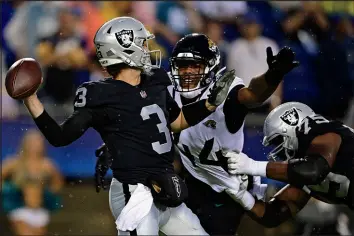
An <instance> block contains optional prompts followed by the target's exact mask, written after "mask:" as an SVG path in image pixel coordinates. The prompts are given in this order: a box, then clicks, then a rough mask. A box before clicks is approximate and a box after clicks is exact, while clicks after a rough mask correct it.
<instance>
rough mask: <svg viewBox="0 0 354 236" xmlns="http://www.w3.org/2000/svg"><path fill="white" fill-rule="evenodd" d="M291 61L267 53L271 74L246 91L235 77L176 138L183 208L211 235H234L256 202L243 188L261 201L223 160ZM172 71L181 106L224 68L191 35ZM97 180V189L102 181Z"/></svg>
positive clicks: (215, 53) (286, 53)
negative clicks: (209, 109) (222, 97)
mask: <svg viewBox="0 0 354 236" xmlns="http://www.w3.org/2000/svg"><path fill="white" fill-rule="evenodd" d="M240 56H242V55H240ZM294 58H295V54H294V52H293V51H292V50H291V49H290V48H287V47H286V48H283V49H282V50H281V51H280V52H279V54H278V55H276V56H273V54H272V50H271V49H270V48H268V49H267V62H268V65H269V70H268V71H267V72H266V73H265V74H263V75H261V76H259V77H257V78H254V79H253V80H252V81H251V83H250V85H249V87H245V86H244V84H243V81H242V79H240V78H237V77H236V76H235V75H233V76H234V77H235V79H234V81H233V84H232V85H231V87H230V90H229V94H228V97H227V99H226V101H225V103H222V104H221V105H220V107H219V108H217V110H216V111H215V112H214V114H213V115H209V116H208V117H207V118H206V119H204V120H203V121H202V122H201V123H199V124H197V125H196V126H195V127H194V128H190V129H188V130H185V131H186V132H184V131H183V132H181V133H178V134H174V141H175V144H176V149H177V150H178V153H179V154H180V160H181V161H182V163H183V165H180V166H183V167H184V168H183V169H185V170H187V171H186V172H185V173H187V175H184V176H185V181H186V183H187V186H188V195H189V197H188V199H187V202H186V204H187V205H188V206H189V207H190V209H192V211H193V212H194V213H195V214H197V216H198V217H199V219H200V221H201V224H202V226H203V228H204V229H205V230H206V231H207V232H208V233H209V234H211V235H216V234H224V235H225V234H226V235H231V234H235V233H236V230H237V227H238V224H239V222H240V219H241V216H242V215H243V212H244V209H243V208H245V209H247V210H249V208H250V207H251V206H252V205H253V202H254V198H253V196H250V194H249V193H248V192H247V191H246V190H247V187H249V188H248V189H253V190H255V191H253V193H254V194H255V193H259V195H260V196H259V198H262V195H263V193H264V191H261V190H260V189H258V190H256V189H257V188H261V184H260V181H259V180H260V179H259V178H258V180H257V181H258V182H256V183H255V184H256V185H255V186H254V188H253V187H252V184H253V181H250V182H251V184H250V185H249V186H247V185H248V178H247V176H237V177H235V176H230V175H229V174H228V173H227V171H226V168H227V157H225V156H224V155H225V154H226V156H227V153H228V152H239V151H242V148H243V142H244V134H243V123H244V119H245V116H246V114H247V113H248V111H249V108H250V107H254V106H257V105H260V104H262V102H264V101H265V100H266V99H267V98H268V97H269V96H270V95H271V94H272V93H273V92H274V91H275V89H276V88H277V86H278V84H279V83H280V82H281V81H282V79H283V76H284V75H285V74H286V73H288V72H289V71H291V70H292V69H293V68H294V67H296V66H297V65H298V62H296V61H294ZM170 66H171V72H170V76H171V79H172V85H171V86H169V87H168V89H169V91H170V93H171V95H172V97H173V98H174V99H175V101H176V102H177V104H178V105H179V106H180V107H181V106H182V105H186V104H190V103H192V102H196V101H199V100H201V99H204V98H205V97H207V96H208V94H209V88H210V86H212V84H214V82H215V81H216V80H217V79H218V77H219V75H220V74H222V72H223V70H224V69H225V68H220V53H219V49H218V47H217V46H216V45H215V44H214V43H213V42H212V41H211V40H210V39H209V38H208V37H207V36H205V35H203V34H190V35H187V36H185V37H183V38H182V39H180V40H179V41H178V42H177V44H176V46H175V47H174V50H173V52H172V57H171V59H170ZM105 153H107V152H105V151H104V148H100V149H99V150H98V152H97V153H96V155H97V156H99V157H100V158H99V160H102V164H100V163H98V168H97V171H96V173H98V174H96V177H97V176H98V177H99V176H102V174H99V173H101V172H103V173H105V171H104V170H105V169H107V168H104V166H107V165H105V164H104V163H105V161H104V159H105V157H107V155H105ZM177 163H178V162H176V164H177ZM177 165H178V164H177ZM100 169H103V171H101V170H100ZM181 175H182V173H181ZM97 179H98V184H99V185H100V184H101V183H100V181H101V178H100V177H99V178H97ZM226 189H232V190H233V191H232V194H233V196H232V198H236V199H238V200H239V201H240V202H241V203H242V206H240V205H239V204H238V203H236V202H235V201H234V200H233V199H232V198H230V196H228V194H227V193H225V192H224V190H226ZM263 190H264V189H263Z"/></svg>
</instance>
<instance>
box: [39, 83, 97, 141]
mask: <svg viewBox="0 0 354 236" xmlns="http://www.w3.org/2000/svg"><path fill="white" fill-rule="evenodd" d="M82 91H85V92H84V94H85V96H83V94H80V93H81V92H82ZM76 94H77V96H76V98H75V110H74V112H73V113H72V114H71V115H70V116H69V117H68V118H67V119H66V120H65V121H64V122H63V123H62V124H60V125H59V124H58V123H57V122H56V121H55V120H54V119H53V118H52V117H51V116H50V115H49V114H48V113H47V112H46V111H45V110H44V111H43V113H42V114H41V115H40V116H38V117H37V118H36V119H34V121H35V123H36V125H37V127H38V128H39V129H40V131H41V132H42V133H43V135H44V136H45V137H46V139H47V140H48V142H49V143H50V144H51V145H53V146H55V147H60V146H66V145H68V144H70V143H72V142H74V141H75V140H77V139H78V138H80V137H81V136H82V135H83V134H84V133H85V131H86V130H87V129H88V128H89V127H91V126H92V125H93V119H94V115H93V110H92V109H91V108H87V107H85V104H84V101H86V99H87V88H85V87H84V86H80V87H79V88H78V90H77V93H76ZM77 105H79V107H78V106H77ZM80 106H81V107H80Z"/></svg>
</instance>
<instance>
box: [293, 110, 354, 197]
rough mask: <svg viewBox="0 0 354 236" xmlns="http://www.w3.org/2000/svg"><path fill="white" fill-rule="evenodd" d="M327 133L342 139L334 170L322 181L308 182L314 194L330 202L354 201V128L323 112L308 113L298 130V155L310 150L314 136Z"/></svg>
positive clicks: (300, 155)
mask: <svg viewBox="0 0 354 236" xmlns="http://www.w3.org/2000/svg"><path fill="white" fill-rule="evenodd" d="M326 133H336V134H338V135H340V137H341V139H342V143H341V146H340V148H339V150H338V153H337V156H336V158H335V162H334V165H333V167H332V168H331V172H330V173H329V175H328V176H327V177H326V179H325V180H324V181H323V182H322V183H321V184H319V185H316V186H308V187H309V189H310V190H311V195H313V196H314V197H316V198H318V199H320V200H322V201H326V202H329V203H348V201H349V202H352V200H353V199H352V198H353V197H354V196H352V195H351V194H352V193H351V192H352V186H351V185H353V176H354V131H353V129H351V128H349V127H347V126H345V125H343V124H342V123H341V122H338V121H331V120H327V119H325V118H324V117H322V116H320V115H315V116H312V117H306V118H305V119H304V120H303V121H302V123H301V126H300V128H299V129H298V130H297V137H298V141H299V152H298V154H297V155H298V157H302V156H304V155H305V154H306V151H307V150H308V148H309V146H310V144H311V142H312V140H313V139H314V138H315V137H317V136H320V135H323V134H326Z"/></svg>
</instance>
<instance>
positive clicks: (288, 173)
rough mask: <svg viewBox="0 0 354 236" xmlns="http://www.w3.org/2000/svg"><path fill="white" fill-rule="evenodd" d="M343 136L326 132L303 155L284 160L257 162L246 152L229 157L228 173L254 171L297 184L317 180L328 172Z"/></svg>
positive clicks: (317, 181)
mask: <svg viewBox="0 0 354 236" xmlns="http://www.w3.org/2000/svg"><path fill="white" fill-rule="evenodd" d="M341 142H342V139H341V137H340V136H339V135H338V134H335V133H327V134H324V135H320V136H317V137H316V138H314V139H313V140H312V142H311V145H310V147H309V149H308V151H307V154H306V156H305V157H303V158H293V159H290V160H289V161H286V162H259V161H254V160H252V159H251V158H249V157H247V155H245V154H238V155H234V156H233V157H229V160H228V162H229V165H228V168H229V172H230V174H241V173H243V174H253V175H260V176H263V177H268V178H271V179H275V180H279V181H283V182H287V183H290V184H293V185H296V186H300V185H312V184H318V183H320V182H322V181H323V179H324V178H326V176H327V175H328V173H329V172H330V169H331V167H332V166H333V163H334V160H335V157H336V155H337V152H338V150H339V147H340V145H341Z"/></svg>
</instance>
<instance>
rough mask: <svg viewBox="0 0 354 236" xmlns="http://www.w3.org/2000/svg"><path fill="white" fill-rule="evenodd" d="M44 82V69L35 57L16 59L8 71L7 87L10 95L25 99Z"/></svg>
mask: <svg viewBox="0 0 354 236" xmlns="http://www.w3.org/2000/svg"><path fill="white" fill-rule="evenodd" d="M41 83H42V69H41V66H40V65H39V63H38V62H37V61H36V60H35V59H33V58H22V59H20V60H18V61H16V62H15V63H14V64H13V65H12V66H11V67H10V69H9V70H8V71H7V74H6V78H5V87H6V91H7V93H8V94H9V95H10V97H12V98H14V99H24V98H26V97H28V96H30V95H32V94H33V93H35V92H36V91H37V89H38V87H39V86H40V85H41Z"/></svg>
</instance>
